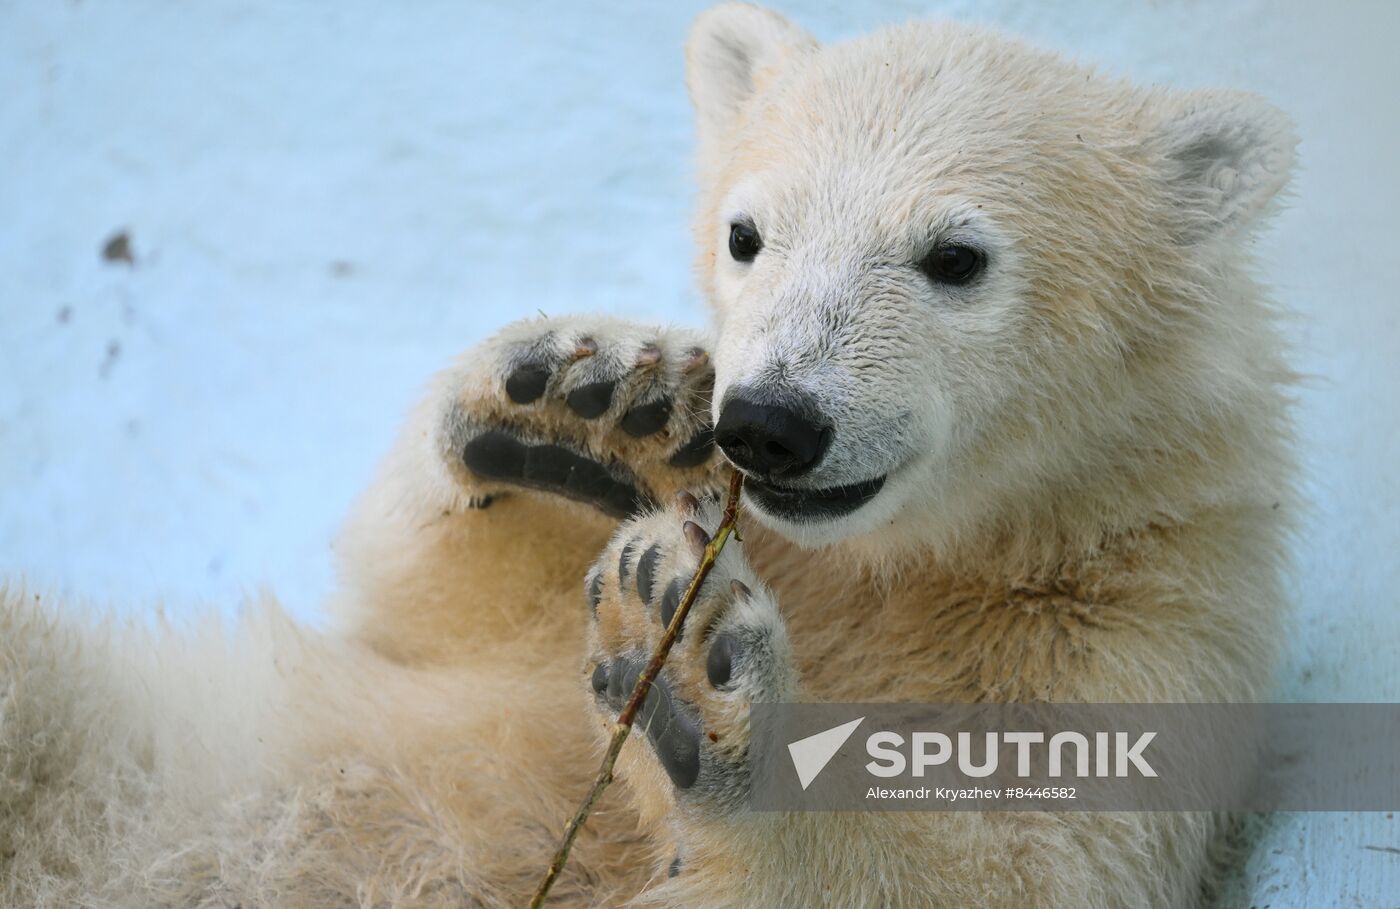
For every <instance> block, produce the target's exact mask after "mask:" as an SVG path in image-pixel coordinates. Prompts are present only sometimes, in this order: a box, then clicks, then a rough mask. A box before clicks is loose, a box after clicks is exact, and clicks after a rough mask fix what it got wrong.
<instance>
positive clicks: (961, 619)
mask: <svg viewBox="0 0 1400 909" xmlns="http://www.w3.org/2000/svg"><path fill="white" fill-rule="evenodd" d="M686 60H687V67H688V73H687V78H688V83H689V86H690V92H691V97H692V100H693V102H694V105H695V109H696V114H697V122H698V133H699V165H700V168H699V169H700V183H701V187H700V188H701V195H700V201H699V205H698V209H697V212H696V216H695V239H696V244H697V250H698V254H697V272H698V275H699V281H700V284H701V287H702V289H703V291H704V295H705V297H706V299H707V301H708V302H709V304H710V307H711V310H712V313H713V316H714V318H713V321H712V327H711V329H710V330H709V331H708V332H688V331H683V330H676V329H667V328H661V327H657V326H651V325H642V324H634V323H628V322H621V321H618V320H616V319H611V318H607V317H601V316H596V317H595V316H567V317H562V318H556V319H541V320H532V321H527V322H521V323H517V324H515V325H512V326H509V327H507V328H506V329H504V330H503V331H502V332H501V333H500V334H499V335H497V336H496V337H495V338H493V339H491V340H490V341H488V342H486V343H484V344H483V345H481V346H480V347H478V348H476V349H474V350H472V351H469V352H468V353H467V354H465V355H464V356H463V357H462V358H461V359H460V360H459V361H458V362H457V363H456V364H454V365H453V366H451V367H450V368H449V369H447V370H446V371H444V372H443V373H442V374H440V375H439V376H438V378H437V379H436V380H435V381H434V383H433V385H432V387H431V389H430V391H429V394H428V395H427V396H426V398H425V399H424V403H423V404H422V405H421V406H420V407H419V408H418V409H417V410H416V411H415V412H414V413H413V414H412V415H411V416H410V418H409V421H408V423H407V425H406V427H405V429H404V431H403V434H402V436H401V438H400V439H399V441H398V442H397V444H396V446H395V448H394V449H393V451H392V452H391V453H390V455H389V456H388V458H387V459H386V461H385V464H384V466H383V468H382V469H381V471H380V474H379V476H378V477H377V479H376V480H375V482H374V483H373V485H372V486H371V487H370V489H369V490H367V491H366V493H365V494H364V495H363V496H362V498H361V500H360V501H359V503H358V505H357V506H356V510H355V513H354V515H353V517H352V518H351V520H350V521H349V523H348V525H347V527H346V530H345V532H344V534H343V536H342V538H341V539H340V541H339V543H338V544H337V551H338V554H339V558H340V562H341V586H340V592H339V593H338V594H337V595H336V597H335V598H334V601H333V603H332V607H333V610H334V612H335V615H336V616H337V617H338V621H339V626H338V630H337V631H336V632H335V633H333V634H318V633H313V632H311V631H308V630H305V629H299V628H296V627H294V626H292V625H291V624H290V623H288V622H287V621H286V620H285V619H283V618H281V617H280V614H279V613H278V612H277V610H276V607H275V606H271V605H270V606H269V607H268V608H267V611H266V612H265V613H264V616H263V618H261V619H256V620H249V622H248V623H247V624H246V626H245V627H244V628H243V629H242V630H240V632H239V633H238V635H237V636H236V638H235V639H233V640H229V639H227V638H221V637H219V636H217V635H213V636H210V637H209V638H206V639H203V640H200V641H195V642H190V641H188V640H182V639H180V638H178V637H174V636H171V635H161V636H154V637H153V636H142V635H140V634H135V633H133V634H134V635H135V636H134V637H133V636H123V635H116V636H115V637H114V636H111V635H103V634H97V633H96V632H94V631H93V630H91V629H90V628H84V627H83V626H81V625H78V624H71V623H66V622H65V621H64V620H61V619H56V618H53V617H52V616H51V614H50V613H48V612H47V611H46V609H47V607H45V606H44V605H43V604H38V605H37V606H36V605H35V604H34V603H33V602H32V601H31V598H30V597H29V596H28V595H23V594H21V593H20V592H19V591H15V590H11V591H10V592H9V593H7V594H6V595H5V597H4V599H3V607H4V608H3V610H0V657H3V658H4V660H3V662H0V673H3V676H0V678H3V681H4V683H5V684H4V686H3V687H2V688H0V692H3V698H4V700H3V701H2V702H0V703H3V707H4V709H3V710H0V745H3V750H0V782H3V784H4V785H3V787H0V862H2V863H3V864H0V871H3V874H0V888H3V889H0V893H3V894H4V895H5V897H6V898H8V899H9V900H10V901H16V900H18V901H20V902H22V903H24V902H27V903H39V904H53V905H59V904H66V902H68V901H72V900H74V899H76V898H78V897H79V896H81V897H83V898H86V899H90V900H96V901H98V902H102V903H104V904H113V905H143V906H145V905H170V906H189V905H200V906H204V905H235V904H241V905H244V906H255V905H278V906H281V905H286V906H340V905H367V906H368V905H395V906H398V905H404V906H407V905H413V906H438V905H442V906H449V905H451V906H461V905H471V906H492V907H495V906H521V905H523V904H524V902H525V900H526V899H527V897H528V894H529V893H530V891H531V889H532V887H533V885H534V883H535V880H536V877H537V875H538V873H539V871H540V870H541V869H542V868H543V866H544V863H545V861H546V858H547V856H548V854H549V852H550V850H551V848H552V845H553V841H554V837H555V835H556V833H557V831H558V829H559V824H560V822H561V821H562V819H563V818H565V817H567V815H568V814H569V813H570V811H571V809H572V805H573V802H574V799H575V798H576V797H577V796H578V795H579V794H580V793H581V792H582V791H583V790H584V787H585V786H586V783H587V780H588V779H589V778H590V777H591V775H592V773H593V771H594V769H595V767H596V762H597V759H598V754H599V750H598V746H599V742H600V741H601V740H602V738H603V737H604V736H605V735H606V733H607V730H608V729H609V726H610V723H611V722H612V720H613V718H614V717H615V716H616V711H617V710H618V708H619V705H620V704H621V702H622V699H623V698H624V697H625V695H626V693H627V691H628V690H629V689H630V686H631V684H632V683H633V682H634V681H635V679H636V676H637V673H638V671H639V667H640V665H641V662H642V661H643V660H644V659H645V655H646V654H648V653H649V652H650V650H651V648H652V647H653V646H654V643H655V641H656V639H657V638H658V637H659V635H660V633H661V629H662V628H663V626H664V623H666V622H667V621H669V619H670V617H671V615H672V614H673V612H674V610H675V608H676V605H677V602H678V599H679V592H680V589H681V588H682V586H683V583H684V581H685V579H687V578H688V577H689V576H690V573H691V572H692V571H693V569H694V567H695V564H696V560H697V558H698V550H699V548H700V547H701V546H702V545H703V544H704V542H705V540H706V539H707V534H708V533H709V532H712V531H713V530H714V527H715V525H716V523H717V520H718V514H717V505H716V501H715V493H716V491H717V490H718V488H719V487H720V485H721V484H722V482H723V478H724V476H725V474H726V473H727V470H728V469H729V468H728V465H731V464H732V465H735V466H737V467H738V468H739V469H741V470H742V471H743V472H744V474H745V475H746V493H745V512H744V514H745V518H744V522H745V523H744V534H743V542H742V543H739V544H733V545H731V546H729V547H728V548H726V550H725V551H724V554H723V555H722V557H721V559H720V562H719V564H718V566H717V568H716V572H715V574H714V575H712V576H711V579H710V580H709V581H707V582H706V584H705V585H704V587H703V588H702V590H701V595H700V598H699V600H698V602H697V604H696V606H695V610H694V612H692V613H691V615H690V618H689V619H688V620H687V625H686V628H685V633H684V635H683V637H682V638H681V640H680V642H679V643H678V644H677V647H676V649H675V650H674V651H673V653H672V656H671V659H670V661H669V663H668V664H667V667H666V669H665V671H664V673H663V676H662V677H661V679H660V681H659V682H658V687H657V690H656V692H655V693H654V696H653V699H652V700H651V702H650V703H649V706H648V712H647V714H646V721H645V722H644V723H643V724H642V727H641V728H640V729H639V730H638V732H637V738H638V741H637V742H635V743H633V744H631V745H629V747H628V748H627V749H626V750H625V751H624V755H623V761H622V763H621V765H620V770H621V783H620V784H619V786H618V787H617V788H616V789H614V790H613V791H611V792H610V794H609V795H608V797H607V801H606V802H605V803H604V805H603V807H602V809H601V810H600V811H599V812H598V814H597V815H595V817H594V818H593V820H592V821H591V822H590V825H589V827H588V831H587V834H586V835H585V837H584V838H583V839H582V840H581V841H580V843H579V845H578V847H577V848H576V851H575V854H574V858H573V860H572V861H571V863H570V865H569V867H568V869H567V871H566V873H565V875H564V877H563V878H562V879H561V881H560V883H559V884H558V886H557V887H556V890H555V894H554V897H553V900H554V902H553V905H558V906H592V905H622V904H628V905H666V906H686V907H692V909H698V907H737V906H752V907H759V906H763V907H768V906H799V905H801V906H806V905H830V906H843V907H844V906H872V907H873V906H940V907H948V906H979V907H985V906H991V907H1003V906H1005V907H1012V906H1014V907H1018V909H1019V907H1027V906H1039V907H1047V909H1049V907H1054V909H1059V907H1064V906H1082V907H1104V909H1107V907H1143V909H1147V907H1152V909H1159V907H1189V906H1196V905H1199V904H1200V903H1201V902H1202V900H1203V899H1205V898H1206V895H1208V893H1209V884H1210V879H1211V874H1210V872H1211V868H1212V854H1213V853H1212V844H1213V842H1214V841H1215V839H1216V837H1217V834H1218V832H1219V831H1218V829H1217V826H1218V825H1217V821H1216V820H1215V819H1213V818H1210V817H1205V816H1202V815H1190V814H1172V815H1157V814H1122V815H1115V814H1073V813H1070V814H1048V813H1017V814H976V813H956V814H934V813H929V814H905V815H893V814H774V813H766V814H764V813H755V812H753V811H751V810H749V808H748V801H747V785H748V779H749V777H748V720H749V709H750V706H751V705H752V704H754V703H756V702H760V701H784V700H808V701H821V700H825V701H877V700H892V701H909V702H952V701H971V702H988V701H991V702H999V701H1046V700H1051V701H1071V702H1073V701H1090V702H1094V701H1113V702H1125V701H1126V702H1132V701H1144V702H1146V701H1168V702H1180V701H1239V700H1250V699H1256V698H1259V697H1261V696H1264V695H1265V694H1267V692H1268V691H1269V690H1270V685H1271V683H1272V673H1273V668H1274V664H1275V657H1276V651H1277V645H1278V638H1279V633H1280V627H1281V615H1282V611H1283V597H1282V595H1281V590H1280V582H1279V577H1278V573H1279V571H1280V564H1281V561H1282V555H1283V553H1284V535H1285V533H1286V530H1287V523H1288V521H1289V515H1290V506H1291V503H1292V492H1291V488H1292V487H1291V482H1292V461H1291V455H1290V444H1289V439H1290V430H1289V421H1288V413H1287V383H1288V381H1289V379H1290V373H1289V371H1288V369H1287V368H1286V366H1285V364H1284V360H1283V356H1282V345H1281V342H1280V339H1279V334H1278V332H1277V331H1276V329H1275V326H1274V311H1273V309H1272V307H1271V305H1270V304H1269V302H1268V301H1267V300H1266V299H1265V297H1264V295H1263V294H1262V293H1261V291H1260V289H1259V288H1258V287H1257V286H1256V284H1255V283H1254V281H1253V280H1252V278H1251V259H1250V252H1249V244H1250V240H1251V237H1252V236H1253V234H1254V232H1255V231H1256V230H1257V229H1258V228H1259V227H1260V225H1261V224H1262V223H1263V222H1264V220H1265V218H1266V215H1267V214H1268V213H1269V211H1270V210H1271V208H1272V207H1273V204H1274V199H1275V198H1276V197H1277V195H1278V193H1279V191H1280V190H1281V189H1282V188H1283V187H1284V185H1285V184H1286V182H1287V180H1288V178H1289V173H1290V170H1291V167H1292V161H1293V145H1294V139H1293V134H1292V130H1291V128H1290V126H1289V124H1288V122H1287V120H1286V119H1285V118H1284V117H1283V116H1282V115H1281V114H1280V113H1279V112H1278V111H1276V110H1275V109H1274V108H1272V107H1270V106H1269V105H1268V104H1266V103H1264V102H1263V101H1261V100H1259V99H1257V98H1254V97H1252V96H1248V95H1243V94H1239V93H1235V92H1225V91H1202V92H1179V91H1169V90H1165V89H1142V88H1138V87H1135V86H1133V85H1130V84H1128V83H1125V82H1123V81H1120V80H1117V79H1113V78H1110V77H1106V76H1104V75H1101V74H1099V73H1096V72H1095V71H1093V70H1090V69H1086V68H1084V67H1082V66H1078V65H1075V64H1071V63H1068V62H1066V61H1064V60H1062V59H1060V58H1058V57H1056V56H1054V55H1052V54H1048V53H1045V52H1042V51H1038V50H1034V49H1032V48H1029V47H1027V46H1025V45H1023V44H1020V43H1018V42H1016V41H1014V40H1011V39H1008V38H1006V37H1003V36H1001V35H998V34H995V33H993V32H990V31H985V30H982V29H975V28H967V27H963V26H959V25H954V24H948V23H938V24H912V25H905V26H900V27H896V28H892V29H888V30H885V31H881V32H877V33H875V34H872V35H869V36H866V37H863V38H859V39H857V40H854V41H850V42H848V43H844V44H837V45H831V46H822V45H820V44H819V43H818V42H817V41H816V40H814V39H813V38H812V37H811V36H810V35H808V34H807V33H806V32H805V31H803V30H802V29H801V28H799V27H798V26H796V25H794V24H793V23H791V22H789V21H788V20H786V19H785V18H783V17H781V16H779V15H778V14H776V13H773V12H770V11H767V10H763V9H760V8H757V7H753V6H748V5H742V4H730V5H725V6H721V7H718V8H716V9H714V10H711V11H710V12H707V13H706V14H704V15H703V16H701V17H700V19H699V20H698V21H697V23H696V24H695V26H694V28H693V30H692V32H691V35H690V38H689V41H688V43H687V47H686ZM138 651H139V652H140V653H156V654H166V655H167V656H166V657H165V658H151V659H138V658H132V657H131V656H130V654H131V653H132V652H138ZM173 654H183V655H182V656H179V657H178V658H176V657H175V656H171V655H173ZM211 654H216V655H217V659H214V658H212V657H211V656H210V655H211ZM59 692H62V693H59ZM153 692H154V693H155V696H154V697H153V694H152V693H153ZM162 692H165V693H164V694H162Z"/></svg>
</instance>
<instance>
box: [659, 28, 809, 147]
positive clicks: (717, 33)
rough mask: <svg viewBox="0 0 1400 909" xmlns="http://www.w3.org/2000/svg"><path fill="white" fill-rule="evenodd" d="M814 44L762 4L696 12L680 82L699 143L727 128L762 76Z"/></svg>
mask: <svg viewBox="0 0 1400 909" xmlns="http://www.w3.org/2000/svg"><path fill="white" fill-rule="evenodd" d="M816 47H817V42H816V41H815V40H814V39H813V38H812V36H811V35H809V34H807V32H805V31H803V30H802V29H801V28H799V27H798V26H796V25H794V24H792V23H791V22H789V21H788V20H787V19H785V18H783V17H782V16H780V15H779V14H778V13H775V12H773V11H772V10H767V9H763V8H762V7H758V6H752V5H750V4H748V3H726V4H723V5H721V6H716V7H714V8H713V9H710V10H706V11H705V12H704V13H702V14H701V15H700V17H699V18H698V19H696V20H695V24H694V25H692V26H691V27H690V37H689V38H687V39H686V44H685V63H686V84H687V85H688V86H689V88H690V100H691V102H692V103H693V104H694V105H695V113H696V116H697V117H698V119H699V126H700V141H701V144H702V145H703V144H707V143H710V142H713V141H715V140H716V139H718V138H719V136H720V135H722V134H723V133H724V131H725V130H727V129H728V128H729V126H730V125H731V124H732V122H733V120H734V118H735V116H736V115H737V114H738V112H739V109H740V107H742V106H743V104H744V102H745V101H746V100H748V98H749V97H750V96H752V95H753V93H754V92H755V91H757V90H758V88H759V87H761V86H762V84H763V82H764V80H765V79H767V78H768V77H770V76H772V75H773V74H774V73H776V72H777V71H779V70H781V69H782V68H783V66H784V65H785V64H786V63H787V62H788V61H790V60H791V59H792V58H793V57H794V56H796V55H798V54H802V53H806V52H807V51H811V50H814V49H816Z"/></svg>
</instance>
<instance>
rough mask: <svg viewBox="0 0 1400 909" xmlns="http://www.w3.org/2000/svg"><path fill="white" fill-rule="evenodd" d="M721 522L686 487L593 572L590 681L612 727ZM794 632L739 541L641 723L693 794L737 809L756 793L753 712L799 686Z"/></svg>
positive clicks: (723, 558)
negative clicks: (751, 765)
mask: <svg viewBox="0 0 1400 909" xmlns="http://www.w3.org/2000/svg"><path fill="white" fill-rule="evenodd" d="M719 520H720V508H719V507H718V505H717V504H716V503H715V502H714V501H713V500H710V499H706V500H704V501H701V500H697V499H696V498H694V497H693V496H691V495H689V494H688V493H681V494H679V495H678V496H676V499H675V502H674V504H673V505H672V506H671V507H669V508H666V509H664V510H661V511H659V512H656V513H653V514H651V515H647V516H645V517H641V518H637V519H634V520H632V521H629V522H627V523H626V524H624V525H623V526H622V527H621V528H619V530H618V532H617V534H616V535H615V536H614V538H613V541H612V543H611V544H610V545H609V547H608V548H607V549H606V550H605V551H604V553H603V555H602V556H601V557H600V558H599V561H598V562H597V563H596V564H595V565H594V566H593V569H592V570H591V571H590V572H589V575H588V578H587V580H586V582H585V592H586V596H587V599H588V602H589V605H590V608H591V610H592V613H593V623H592V631H591V637H590V645H591V654H592V658H591V661H590V663H589V666H588V682H589V684H590V686H591V687H592V691H593V695H594V703H595V705H596V707H597V709H598V710H599V711H600V713H601V715H602V717H603V718H604V720H605V721H606V722H607V723H608V724H611V722H612V721H613V720H615V719H616V718H617V715H618V713H619V712H620V711H621V710H622V708H623V706H624V705H625V704H626V702H627V699H628V698H629V696H630V695H631V693H632V690H633V688H634V687H635V686H636V684H637V679H638V676H639V675H640V674H641V672H642V670H643V669H644V667H645V666H646V665H647V662H648V660H650V658H651V655H652V653H653V652H655V650H656V646H657V643H658V641H659V640H660V639H661V637H662V635H663V633H664V632H665V630H666V627H667V625H668V624H669V623H670V622H671V620H672V618H673V617H674V616H675V614H676V611H677V608H678V607H679V605H680V603H681V601H682V598H683V597H684V595H685V591H686V588H687V587H688V586H689V584H690V580H691V578H692V576H693V575H694V573H695V570H696V567H697V566H698V564H699V562H700V559H701V557H702V555H703V553H704V550H705V545H706V544H707V543H708V542H709V538H710V537H709V535H710V534H711V533H713V532H714V531H715V529H716V528H717V526H718V524H719ZM796 685H797V680H796V673H795V670H794V669H793V665H792V658H791V653H790V649H789V647H788V640H787V633H786V630H785V628H784V626H783V623H782V620H781V618H780V617H779V614H778V610H777V605H776V603H775V602H774V600H773V597H772V596H771V594H769V593H768V592H767V590H766V589H764V588H763V586H762V585H761V584H759V583H758V581H757V579H756V578H754V576H753V573H752V571H751V570H750V569H749V566H748V564H747V562H746V561H745V559H744V557H743V554H742V544H741V543H740V542H739V541H738V540H737V539H736V538H734V537H730V538H729V541H728V543H727V545H726V546H725V548H724V550H723V551H722V552H721V553H720V556H719V558H718V560H717V561H716V563H715V565H714V567H713V568H712V570H711V571H710V574H709V575H708V576H707V577H706V579H705V581H704V584H703V585H702V586H701V588H700V590H699V592H698V594H697V596H696V599H695V602H694V604H693V606H692V607H691V610H690V612H689V614H688V615H687V616H686V618H685V621H684V623H683V624H682V625H681V627H680V632H679V635H678V637H677V639H676V642H675V645H674V646H673V648H672V650H671V653H670V656H669V658H668V659H667V661H666V664H665V666H664V667H663V668H662V670H661V673H660V674H659V675H658V677H657V679H656V682H655V683H654V685H653V686H652V688H651V690H650V692H649V693H648V695H647V698H646V700H645V701H644V702H643V707H642V709H641V711H640V712H639V713H638V715H637V718H636V721H635V725H634V727H633V728H634V730H635V731H636V732H637V733H638V734H639V735H644V736H645V737H646V739H647V740H648V742H649V743H650V746H651V756H652V758H653V759H654V762H655V764H656V765H659V767H660V768H661V769H662V770H664V771H665V774H666V777H667V778H668V779H669V782H670V784H671V785H672V786H674V788H675V790H678V791H679V792H680V793H683V794H684V795H685V797H687V798H696V799H702V800H706V801H710V802H717V803H719V804H723V805H729V806H732V805H734V804H737V802H738V801H739V800H741V799H742V798H743V797H744V796H745V795H746V794H747V787H748V735H749V726H748V723H749V707H750V705H751V704H752V703H753V702H755V701H783V700H790V699H791V698H792V696H793V694H794V692H795V690H796Z"/></svg>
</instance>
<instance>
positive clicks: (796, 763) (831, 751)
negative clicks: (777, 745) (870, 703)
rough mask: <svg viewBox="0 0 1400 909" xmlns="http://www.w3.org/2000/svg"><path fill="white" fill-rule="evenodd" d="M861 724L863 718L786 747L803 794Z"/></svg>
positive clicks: (863, 720)
mask: <svg viewBox="0 0 1400 909" xmlns="http://www.w3.org/2000/svg"><path fill="white" fill-rule="evenodd" d="M863 722H865V717H860V718H859V719H854V720H851V721H850V722H849V723H842V724H841V725H840V726H833V727H831V728H830V729H828V730H826V731H825V732H818V733H817V734H816V735H809V736H807V737H806V738H805V739H798V740H797V741H795V742H792V743H790V744H789V745H788V754H790V755H792V766H793V767H794V768H795V769H796V770H797V781H798V782H799V783H801V784H802V791H803V792H806V791H807V787H808V786H810V785H811V784H812V780H815V779H816V778H817V774H819V773H821V772H822V770H823V769H824V768H825V767H826V765H827V764H829V763H831V759H832V758H834V757H836V752H838V751H840V750H841V746H842V745H844V744H846V739H848V738H850V737H851V733H853V732H855V731H856V727H857V726H859V725H860V724H861V723H863Z"/></svg>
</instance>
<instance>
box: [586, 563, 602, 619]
mask: <svg viewBox="0 0 1400 909" xmlns="http://www.w3.org/2000/svg"><path fill="white" fill-rule="evenodd" d="M602 602H603V574H602V572H599V573H598V574H595V575H594V576H593V578H592V579H591V580H590V581H589V582H588V608H589V610H591V611H592V613H593V617H594V618H595V619H596V618H597V617H598V606H599V604H601V603H602Z"/></svg>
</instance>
